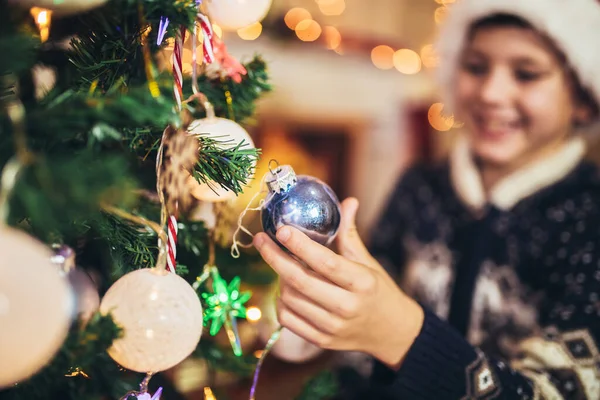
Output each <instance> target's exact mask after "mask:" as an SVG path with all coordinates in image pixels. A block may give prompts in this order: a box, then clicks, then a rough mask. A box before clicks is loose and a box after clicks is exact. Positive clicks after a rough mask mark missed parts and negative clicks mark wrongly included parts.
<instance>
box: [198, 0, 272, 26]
mask: <svg viewBox="0 0 600 400" xmlns="http://www.w3.org/2000/svg"><path fill="white" fill-rule="evenodd" d="M271 3H272V0H210V1H208V2H206V10H207V11H208V15H209V16H210V18H211V20H212V22H214V23H216V24H217V25H219V26H220V27H221V28H223V29H225V30H232V31H233V30H237V29H240V28H245V27H247V26H249V25H252V24H254V23H256V22H259V21H262V19H263V18H264V17H265V16H266V15H267V13H268V12H269V9H270V8H271Z"/></svg>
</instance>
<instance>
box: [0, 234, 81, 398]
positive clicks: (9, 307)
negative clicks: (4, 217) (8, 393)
mask: <svg viewBox="0 0 600 400" xmlns="http://www.w3.org/2000/svg"><path fill="white" fill-rule="evenodd" d="M0 254H2V261H1V262H0V388H3V387H8V386H11V385H12V384H14V383H17V382H20V381H23V380H25V379H27V378H29V377H31V376H32V375H33V374H35V373H36V372H38V371H39V370H40V369H41V368H42V367H44V366H45V365H46V364H47V363H48V362H49V361H50V360H51V359H52V357H54V355H55V354H56V352H57V351H58V349H59V348H60V346H61V345H62V343H63V341H64V340H65V337H66V336H67V332H68V330H69V327H70V326H71V317H72V313H73V308H74V301H73V295H72V293H71V290H70V288H69V284H68V283H67V281H66V280H65V279H64V278H63V277H62V276H61V275H60V274H59V271H58V269H57V268H56V266H54V265H52V263H51V262H50V258H51V256H52V252H51V251H50V249H49V248H48V247H46V246H45V245H44V244H42V243H41V242H38V241H37V240H35V239H34V238H32V237H31V236H29V235H27V234H26V233H24V232H21V231H19V230H17V229H13V228H9V227H0Z"/></svg>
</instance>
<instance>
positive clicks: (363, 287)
mask: <svg viewBox="0 0 600 400" xmlns="http://www.w3.org/2000/svg"><path fill="white" fill-rule="evenodd" d="M357 208H358V202H357V201H356V199H347V200H346V201H344V202H343V203H342V224H341V226H340V231H339V233H338V238H337V240H338V247H339V249H340V250H339V251H340V253H341V255H338V254H336V253H334V252H333V251H331V250H329V249H328V248H326V247H324V246H321V245H320V244H318V243H316V242H314V241H312V240H311V239H310V238H308V237H307V236H306V235H304V234H303V233H302V232H300V231H299V230H297V229H294V228H292V227H289V226H286V227H283V228H280V229H279V231H278V232H277V239H278V240H279V241H280V242H281V244H283V245H284V246H285V247H287V248H288V249H289V250H290V252H292V253H293V254H294V255H295V256H296V257H297V258H298V259H299V260H300V262H299V261H298V260H296V259H294V258H293V257H292V256H291V255H289V254H286V253H285V252H284V251H283V250H281V249H280V248H279V247H278V246H277V245H276V244H275V243H274V242H273V241H272V240H271V239H270V238H269V237H268V236H267V235H266V234H264V233H260V234H258V235H256V236H255V239H254V245H255V246H256V248H257V249H258V250H259V252H260V253H261V255H262V256H263V258H264V259H265V261H266V262H267V263H268V264H269V265H270V266H271V267H272V268H273V269H274V270H275V271H276V272H277V273H278V274H279V276H280V287H281V294H280V298H279V300H278V304H277V307H278V311H277V312H278V318H279V322H280V323H281V324H282V326H284V327H286V328H288V329H289V330H291V331H292V332H294V333H296V334H297V335H299V336H301V337H303V338H304V339H306V340H308V341H309V342H312V343H314V344H316V345H318V346H320V347H323V348H326V349H332V350H350V351H361V352H365V353H368V354H370V355H372V356H374V357H375V358H377V359H379V360H380V361H382V362H383V363H385V364H387V365H389V366H392V367H396V366H398V365H399V364H400V362H401V361H402V359H403V358H404V355H405V354H406V352H407V351H408V349H409V348H410V346H411V345H412V342H413V341H414V339H415V337H416V336H417V335H418V334H419V332H420V330H421V326H422V323H423V310H422V309H421V307H420V306H419V305H418V304H417V303H416V302H415V301H413V300H412V299H410V298H409V297H408V296H406V295H405V294H404V293H403V292H402V291H401V290H400V289H399V288H398V286H397V285H396V283H395V282H394V281H393V280H392V279H391V278H390V276H389V275H388V274H387V273H386V272H385V271H384V269H383V268H382V267H381V266H380V265H379V264H378V263H377V261H375V259H374V258H373V257H372V256H371V255H370V254H369V252H368V251H367V249H366V248H365V246H364V244H363V243H362V241H361V239H360V238H359V236H358V234H357V232H356V229H355V227H354V216H355V214H356V210H357Z"/></svg>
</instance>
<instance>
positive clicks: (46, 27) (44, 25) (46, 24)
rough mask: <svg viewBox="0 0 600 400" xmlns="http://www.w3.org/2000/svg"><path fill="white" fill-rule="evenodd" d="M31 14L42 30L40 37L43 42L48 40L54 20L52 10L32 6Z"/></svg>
mask: <svg viewBox="0 0 600 400" xmlns="http://www.w3.org/2000/svg"><path fill="white" fill-rule="evenodd" d="M29 12H30V13H31V16H32V17H33V18H34V19H35V24H36V25H37V27H38V30H39V31H40V39H41V40H42V43H43V42H45V41H46V40H48V37H49V36H50V22H51V20H52V10H48V9H45V8H40V7H32V8H31V10H29Z"/></svg>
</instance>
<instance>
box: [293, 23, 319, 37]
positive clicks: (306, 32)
mask: <svg viewBox="0 0 600 400" xmlns="http://www.w3.org/2000/svg"><path fill="white" fill-rule="evenodd" d="M296 36H298V39H300V40H302V41H303V42H314V41H315V40H317V39H318V38H319V36H321V25H319V23H318V22H317V21H315V20H312V19H305V20H304V21H300V22H299V23H298V25H296Z"/></svg>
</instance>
